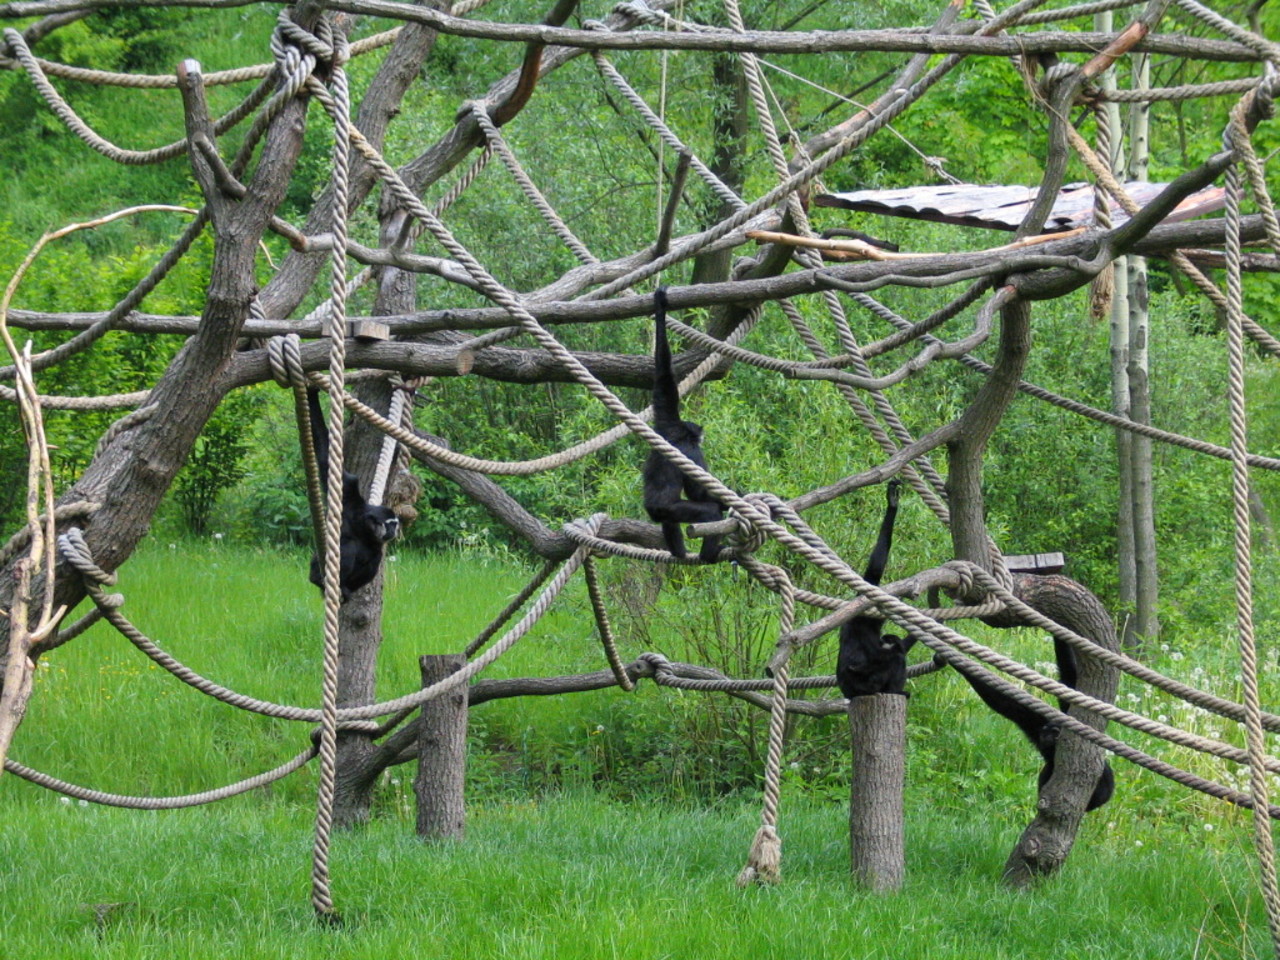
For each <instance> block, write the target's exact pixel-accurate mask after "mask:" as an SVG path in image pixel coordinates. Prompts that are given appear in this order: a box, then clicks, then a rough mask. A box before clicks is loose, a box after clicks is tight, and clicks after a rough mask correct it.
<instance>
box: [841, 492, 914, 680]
mask: <svg viewBox="0 0 1280 960" xmlns="http://www.w3.org/2000/svg"><path fill="white" fill-rule="evenodd" d="M901 487H902V481H901V480H896V479H895V480H890V481H889V486H888V488H887V489H886V491H885V500H886V506H885V510H884V519H883V520H882V521H881V522H880V536H879V538H878V539H877V540H876V545H875V547H874V548H873V549H872V551H871V558H870V559H869V560H868V561H867V572H866V573H864V574H863V575H862V578H863V579H864V580H866V581H867V583H872V584H876V585H879V583H880V578H881V577H882V576H883V575H884V568H885V566H886V565H887V564H888V562H889V548H890V546H891V545H892V544H893V523H894V520H895V519H897V516H898V494H899V490H900V488H901ZM883 628H884V621H883V620H880V619H877V618H876V617H854V618H853V619H852V620H849V621H848V622H847V623H845V624H844V626H842V627H841V628H840V655H839V657H838V658H837V660H836V682H837V683H838V684H839V685H840V692H841V693H843V694H844V695H845V696H846V697H849V698H850V699H852V698H854V697H866V696H870V695H871V694H875V693H896V694H901V695H903V696H905V695H906V692H907V651H908V650H910V649H911V646H912V644H914V643H915V638H914V637H895V636H892V635H884V636H882V635H881V632H880V631H881V630H882V629H883Z"/></svg>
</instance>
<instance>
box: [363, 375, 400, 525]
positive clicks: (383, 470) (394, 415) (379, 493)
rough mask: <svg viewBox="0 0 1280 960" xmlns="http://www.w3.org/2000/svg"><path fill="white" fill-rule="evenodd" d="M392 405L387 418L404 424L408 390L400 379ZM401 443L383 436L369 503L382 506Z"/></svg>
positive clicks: (393, 393)
mask: <svg viewBox="0 0 1280 960" xmlns="http://www.w3.org/2000/svg"><path fill="white" fill-rule="evenodd" d="M391 391H392V392H391V406H390V407H389V408H388V409H387V419H388V420H390V421H391V422H392V423H395V424H399V425H400V426H404V423H403V422H402V421H403V420H404V409H405V398H406V397H407V396H408V395H409V393H408V390H406V389H405V387H404V385H403V384H401V383H399V382H398V381H397V382H396V383H395V384H394V385H393V386H392V388H391ZM399 449H400V444H399V443H398V442H397V441H396V438H395V437H393V436H391V434H389V433H388V434H387V435H386V436H384V437H383V438H382V447H381V448H380V449H379V450H378V466H377V469H376V470H374V473H373V482H372V483H371V484H369V501H368V502H369V503H372V504H374V505H377V506H381V504H382V501H383V499H384V498H385V497H386V495H387V481H388V480H389V479H390V478H391V467H392V465H393V464H394V463H395V462H396V452H397V451H398V450H399Z"/></svg>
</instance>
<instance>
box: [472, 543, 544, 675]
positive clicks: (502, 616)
mask: <svg viewBox="0 0 1280 960" xmlns="http://www.w3.org/2000/svg"><path fill="white" fill-rule="evenodd" d="M558 566H560V562H559V561H558V560H548V561H547V562H546V563H544V564H543V565H542V569H540V570H539V571H538V572H537V573H536V574H534V575H533V578H532V579H531V580H530V581H529V582H528V583H526V584H525V585H524V586H523V587H521V588H520V592H519V593H517V594H516V595H515V596H514V597H512V598H511V602H510V603H508V604H507V605H506V606H505V607H504V608H503V609H502V612H501V613H499V614H498V615H497V616H496V617H494V618H493V619H492V620H491V621H490V622H489V624H488V626H486V627H485V628H484V629H483V630H481V631H480V633H479V634H477V636H476V638H475V639H474V640H472V641H471V642H470V643H469V644H467V648H466V649H465V650H464V651H463V656H465V657H466V658H467V659H468V660H470V659H471V658H472V657H474V656H475V655H476V653H477V652H478V651H479V650H480V649H481V648H482V647H483V646H484V645H485V644H486V643H488V642H489V638H490V637H492V636H493V635H494V634H495V633H497V632H498V631H499V630H501V629H502V628H503V626H504V625H505V624H506V622H507V621H508V620H510V619H511V618H512V617H513V616H515V613H516V611H517V610H519V609H520V608H521V607H523V606H524V605H525V602H526V601H527V600H528V599H529V598H530V597H531V596H533V592H534V591H535V590H537V589H538V588H539V587H540V586H542V585H543V584H544V583H545V582H546V580H547V577H549V576H551V574H553V573H555V572H556V567H558Z"/></svg>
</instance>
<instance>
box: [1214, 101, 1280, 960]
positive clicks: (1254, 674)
mask: <svg viewBox="0 0 1280 960" xmlns="http://www.w3.org/2000/svg"><path fill="white" fill-rule="evenodd" d="M1251 101H1252V97H1249V96H1247V97H1245V98H1244V99H1243V100H1241V101H1240V103H1239V104H1237V106H1236V107H1235V109H1234V110H1232V113H1231V120H1232V122H1231V128H1230V139H1231V141H1232V143H1233V144H1238V143H1242V142H1244V141H1245V140H1247V139H1248V136H1249V133H1248V130H1247V129H1246V128H1245V124H1244V112H1245V110H1246V109H1247V108H1248V106H1249V105H1250V103H1251ZM1226 188H1227V196H1226V221H1227V237H1226V241H1227V242H1226V253H1227V371H1228V378H1227V396H1228V399H1229V401H1230V404H1231V493H1232V500H1233V507H1234V520H1235V555H1236V557H1235V559H1236V628H1237V630H1238V632H1239V634H1240V683H1241V686H1242V688H1243V692H1244V698H1243V699H1244V709H1245V715H1244V731H1245V745H1246V746H1247V747H1248V752H1249V794H1250V796H1251V797H1252V799H1253V843H1254V848H1255V850H1256V851H1257V854H1258V866H1259V871H1260V873H1261V875H1262V876H1261V884H1262V899H1263V900H1264V901H1265V903H1266V906H1267V923H1268V924H1269V926H1270V928H1271V945H1272V948H1273V950H1274V951H1275V953H1276V956H1277V957H1280V892H1278V891H1277V889H1276V862H1275V856H1276V854H1275V844H1274V840H1273V838H1272V835H1271V819H1270V817H1269V816H1268V810H1269V809H1270V807H1269V800H1268V789H1267V767H1266V743H1265V742H1264V740H1263V733H1262V704H1261V699H1260V697H1259V694H1258V650H1257V645H1256V643H1255V641H1254V634H1253V560H1252V543H1251V530H1250V520H1249V464H1248V460H1247V457H1248V432H1247V422H1246V419H1245V402H1244V401H1245V397H1244V306H1243V297H1244V293H1243V287H1242V284H1241V250H1240V198H1241V195H1242V193H1243V189H1242V183H1241V172H1240V165H1239V163H1236V164H1234V165H1233V166H1232V167H1231V168H1230V169H1229V170H1228V171H1227V180H1226Z"/></svg>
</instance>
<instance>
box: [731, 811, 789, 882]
mask: <svg viewBox="0 0 1280 960" xmlns="http://www.w3.org/2000/svg"><path fill="white" fill-rule="evenodd" d="M781 879H782V838H781V837H779V836H778V831H777V828H776V827H771V826H768V825H766V826H763V827H761V828H760V829H759V830H757V831H756V838H755V839H754V840H752V841H751V852H750V853H749V854H747V865H746V866H745V867H743V868H742V872H741V873H740V874H738V886H740V887H746V886H749V885H751V884H752V883H777V882H778V881H780V880H781Z"/></svg>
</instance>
